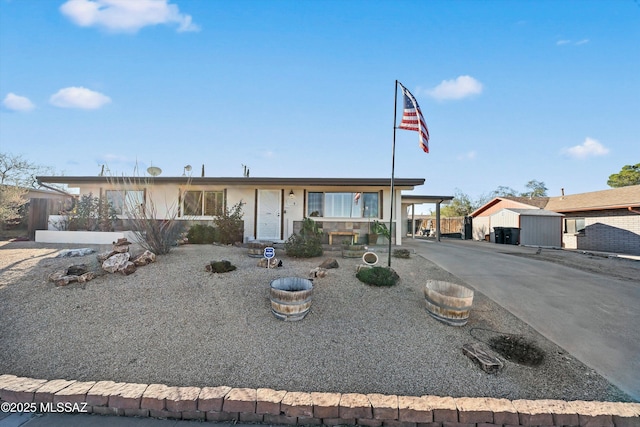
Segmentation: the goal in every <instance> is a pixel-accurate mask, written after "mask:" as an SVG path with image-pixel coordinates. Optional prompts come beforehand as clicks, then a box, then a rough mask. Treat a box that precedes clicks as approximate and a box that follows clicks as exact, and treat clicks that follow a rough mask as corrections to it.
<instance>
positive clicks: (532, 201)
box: [502, 196, 549, 209]
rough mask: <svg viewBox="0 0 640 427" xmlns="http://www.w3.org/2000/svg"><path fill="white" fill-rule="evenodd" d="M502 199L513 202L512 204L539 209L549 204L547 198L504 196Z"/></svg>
mask: <svg viewBox="0 0 640 427" xmlns="http://www.w3.org/2000/svg"><path fill="white" fill-rule="evenodd" d="M502 198H503V199H507V200H513V201H514V202H518V203H522V204H523V205H527V206H533V207H536V208H539V209H544V207H545V206H546V205H547V203H548V202H549V198H548V197H516V196H505V197H502Z"/></svg>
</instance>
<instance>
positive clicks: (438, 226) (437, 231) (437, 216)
mask: <svg viewBox="0 0 640 427" xmlns="http://www.w3.org/2000/svg"><path fill="white" fill-rule="evenodd" d="M440 203H442V200H440V201H439V202H438V203H436V242H439V241H440Z"/></svg>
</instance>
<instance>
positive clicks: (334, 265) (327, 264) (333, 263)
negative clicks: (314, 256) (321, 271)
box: [320, 258, 340, 269]
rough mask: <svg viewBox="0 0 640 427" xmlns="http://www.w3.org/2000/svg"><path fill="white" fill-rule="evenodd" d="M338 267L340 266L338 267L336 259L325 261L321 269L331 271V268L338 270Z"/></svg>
mask: <svg viewBox="0 0 640 427" xmlns="http://www.w3.org/2000/svg"><path fill="white" fill-rule="evenodd" d="M338 267H340V266H339V265H338V261H337V260H336V259H335V258H328V259H325V260H324V262H323V263H322V264H320V268H326V269H329V268H338Z"/></svg>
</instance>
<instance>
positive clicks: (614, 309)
mask: <svg viewBox="0 0 640 427" xmlns="http://www.w3.org/2000/svg"><path fill="white" fill-rule="evenodd" d="M403 244H404V245H405V246H406V247H408V248H413V249H415V251H416V253H418V254H419V255H422V256H423V257H425V258H427V259H429V260H430V261H432V262H434V263H436V264H438V265H439V266H440V267H442V268H444V269H445V270H447V271H449V272H450V273H452V274H454V275H456V276H458V277H459V278H460V279H462V280H463V281H465V282H466V283H467V284H469V285H470V286H472V287H474V288H476V289H477V290H479V291H480V292H482V293H484V294H485V295H487V296H488V297H489V298H491V299H493V300H494V301H495V302H497V303H498V304H500V305H501V306H502V307H504V308H506V309H507V310H509V311H510V312H511V313H513V314H514V315H515V316H517V317H519V318H520V319H521V320H523V321H525V322H526V323H528V324H529V325H530V326H532V327H533V328H535V329H536V330H537V331H538V332H540V333H541V334H542V335H544V336H545V337H546V338H548V339H550V340H551V341H553V342H555V343H556V344H558V345H559V346H560V347H562V348H564V349H565V350H566V351H568V352H569V353H570V354H572V355H573V356H575V357H576V358H578V359H579V360H580V361H582V362H583V363H585V364H586V365H588V366H590V367H591V368H593V369H594V370H596V371H597V372H598V373H599V374H601V375H602V376H604V377H605V378H607V379H608V380H609V381H610V382H612V383H613V384H615V385H616V386H618V387H619V388H620V389H621V390H623V391H625V392H626V393H628V394H629V395H630V396H631V397H633V398H634V399H636V400H638V401H640V327H638V325H640V278H639V279H638V280H624V279H616V278H612V277H609V276H607V275H605V274H599V273H594V272H589V271H585V270H581V269H578V268H572V267H567V266H564V265H559V264H556V263H551V262H548V261H543V260H537V259H535V257H530V256H517V255H527V254H535V252H536V250H537V249H536V248H527V247H520V246H511V245H496V244H492V243H487V242H474V241H464V240H453V239H451V240H448V239H445V240H443V241H442V242H439V243H436V242H434V241H428V240H417V239H416V240H411V239H406V240H404V241H403ZM637 262H640V261H637Z"/></svg>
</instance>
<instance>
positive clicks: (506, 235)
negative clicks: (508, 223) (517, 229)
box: [502, 227, 513, 245]
mask: <svg viewBox="0 0 640 427" xmlns="http://www.w3.org/2000/svg"><path fill="white" fill-rule="evenodd" d="M502 233H503V234H504V242H502V243H504V244H505V245H512V244H513V243H511V229H510V228H509V227H505V228H504V229H503V230H502Z"/></svg>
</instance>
